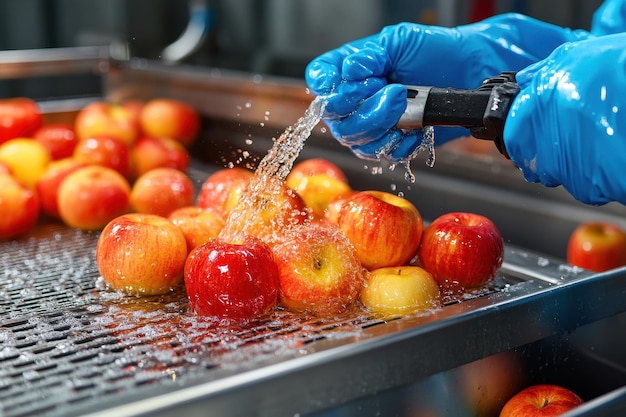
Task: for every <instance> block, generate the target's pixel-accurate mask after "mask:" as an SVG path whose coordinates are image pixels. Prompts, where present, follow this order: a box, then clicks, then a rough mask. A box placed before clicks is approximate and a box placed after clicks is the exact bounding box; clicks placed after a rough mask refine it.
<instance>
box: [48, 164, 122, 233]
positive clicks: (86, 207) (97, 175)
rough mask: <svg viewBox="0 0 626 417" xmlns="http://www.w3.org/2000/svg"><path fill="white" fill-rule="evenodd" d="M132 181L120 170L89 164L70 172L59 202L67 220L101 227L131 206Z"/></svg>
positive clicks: (85, 226)
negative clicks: (129, 181)
mask: <svg viewBox="0 0 626 417" xmlns="http://www.w3.org/2000/svg"><path fill="white" fill-rule="evenodd" d="M129 198H130V184H129V183H128V180H127V179H126V178H124V177H123V176H122V175H121V174H120V173H119V172H117V171H115V170H112V169H111V168H107V167H103V166H101V165H89V166H86V167H83V168H80V169H78V170H76V171H74V172H72V173H71V174H69V175H68V176H67V177H65V179H63V181H61V185H60V186H59V191H58V197H57V204H58V207H59V216H60V217H61V220H63V222H64V223H65V224H67V225H68V226H70V227H76V228H79V229H83V230H100V229H102V228H103V227H104V226H106V224H107V223H108V222H110V221H111V220H113V219H114V218H115V217H118V216H120V215H122V214H124V213H126V212H127V211H128V210H129V209H130V202H129V201H130V200H129Z"/></svg>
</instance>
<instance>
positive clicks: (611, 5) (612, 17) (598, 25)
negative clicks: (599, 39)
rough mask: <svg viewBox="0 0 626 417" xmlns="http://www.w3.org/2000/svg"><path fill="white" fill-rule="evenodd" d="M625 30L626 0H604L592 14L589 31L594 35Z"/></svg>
mask: <svg viewBox="0 0 626 417" xmlns="http://www.w3.org/2000/svg"><path fill="white" fill-rule="evenodd" d="M621 32H626V0H606V1H605V2H604V3H602V5H601V6H600V7H598V10H596V11H595V13H594V14H593V19H592V21H591V33H592V34H594V35H596V36H602V35H610V34H613V33H621Z"/></svg>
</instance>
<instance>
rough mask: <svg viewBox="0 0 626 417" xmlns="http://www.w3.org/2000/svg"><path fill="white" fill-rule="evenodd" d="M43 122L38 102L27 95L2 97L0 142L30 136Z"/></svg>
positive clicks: (0, 100)
mask: <svg viewBox="0 0 626 417" xmlns="http://www.w3.org/2000/svg"><path fill="white" fill-rule="evenodd" d="M42 124H43V116H42V114H41V111H40V110H39V106H38V105H37V102H35V101H34V100H32V99H30V98H26V97H14V98H4V99H0V144H2V143H4V142H6V141H7V140H9V139H14V138H20V137H21V138H30V137H32V135H33V133H35V131H36V130H37V129H39V128H40V127H41V125H42Z"/></svg>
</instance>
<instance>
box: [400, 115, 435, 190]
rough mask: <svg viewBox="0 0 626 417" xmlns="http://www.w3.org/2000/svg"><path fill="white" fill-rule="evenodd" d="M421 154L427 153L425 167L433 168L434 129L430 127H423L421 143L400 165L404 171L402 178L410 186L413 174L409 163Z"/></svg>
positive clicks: (412, 181)
mask: <svg viewBox="0 0 626 417" xmlns="http://www.w3.org/2000/svg"><path fill="white" fill-rule="evenodd" d="M422 152H428V158H427V159H426V166H428V167H430V168H432V167H433V166H435V128H434V127H432V126H425V127H424V129H423V136H422V141H421V142H420V144H419V146H418V147H417V148H415V150H414V151H413V152H412V153H411V154H410V155H409V156H408V157H407V158H406V159H404V160H402V161H401V163H402V165H404V168H405V169H406V173H405V174H404V178H405V179H406V180H407V181H408V182H410V183H411V184H413V183H415V174H414V173H413V170H412V168H411V161H412V160H413V159H415V158H416V157H417V155H419V154H420V153H422Z"/></svg>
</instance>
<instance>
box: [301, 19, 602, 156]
mask: <svg viewBox="0 0 626 417" xmlns="http://www.w3.org/2000/svg"><path fill="white" fill-rule="evenodd" d="M589 36H590V35H589V33H588V32H585V31H581V30H578V31H572V30H569V29H564V28H561V27H558V26H554V25H551V24H548V23H544V22H541V21H538V20H535V19H532V18H529V17H526V16H522V15H519V14H504V15H499V16H495V17H492V18H489V19H486V20H484V21H482V22H479V23H473V24H469V25H464V26H459V27H456V28H443V27H437V26H424V25H419V24H410V23H403V24H398V25H395V26H389V27H386V28H384V29H383V30H382V31H381V32H380V33H379V34H376V35H373V36H370V37H368V38H365V39H361V40H357V41H355V42H351V43H348V44H345V45H343V46H342V47H340V48H338V49H335V50H332V51H330V52H327V53H325V54H323V55H321V56H320V57H318V58H316V59H315V60H313V61H312V62H311V63H310V64H309V65H308V67H307V70H306V81H307V83H308V86H309V88H310V90H311V91H312V92H313V94H315V95H321V94H323V95H327V96H328V103H327V106H326V114H325V115H324V121H325V122H326V124H327V125H328V127H329V129H330V132H331V133H332V135H333V136H334V137H335V138H337V139H338V140H339V141H340V142H341V143H342V144H344V145H346V146H349V147H350V148H351V149H352V151H353V152H354V153H355V154H357V155H358V156H360V157H362V158H366V159H378V158H379V157H381V156H383V157H385V158H387V159H389V160H391V161H392V162H400V161H402V160H404V159H406V158H407V157H409V156H410V155H411V154H412V153H413V152H414V150H415V149H416V148H417V147H418V146H419V144H420V143H421V139H422V132H421V131H414V132H402V131H401V130H399V129H397V128H394V126H395V125H396V123H397V122H398V120H399V118H400V116H401V115H402V113H403V112H404V110H405V108H406V88H405V87H404V85H402V84H412V85H425V86H437V87H456V88H477V87H478V86H480V84H481V83H482V81H483V80H484V79H486V78H489V77H492V76H494V75H498V74H500V73H501V72H502V71H515V70H520V69H522V68H524V67H526V66H528V65H530V64H532V63H535V62H537V61H539V60H541V59H543V58H545V57H546V56H548V54H550V53H551V52H552V51H553V50H554V48H556V47H557V46H558V45H561V44H562V43H564V42H568V41H574V40H580V39H586V38H588V37H589ZM467 133H468V132H467V130H465V129H462V128H436V129H435V140H436V143H437V144H441V143H443V142H445V141H447V140H449V139H452V138H455V137H458V136H462V135H466V134H467Z"/></svg>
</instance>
